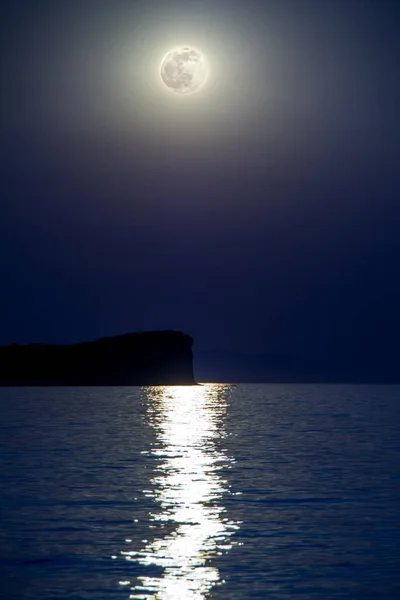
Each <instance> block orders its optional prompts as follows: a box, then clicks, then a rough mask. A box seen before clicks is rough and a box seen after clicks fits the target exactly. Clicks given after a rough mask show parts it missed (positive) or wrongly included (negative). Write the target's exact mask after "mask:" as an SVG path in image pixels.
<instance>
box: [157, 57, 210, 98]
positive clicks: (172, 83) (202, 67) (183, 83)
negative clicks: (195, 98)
mask: <svg viewBox="0 0 400 600" xmlns="http://www.w3.org/2000/svg"><path fill="white" fill-rule="evenodd" d="M208 74H209V65H208V59H207V57H206V56H205V54H204V53H203V52H202V51H201V50H199V49H198V48H194V47H193V46H178V47H176V48H173V49H172V50H169V51H168V52H167V53H166V54H165V55H164V57H163V59H162V61H161V64H160V78H161V81H162V83H163V84H164V86H165V87H166V88H167V89H168V90H170V91H171V92H173V93H175V94H180V95H186V96H189V95H191V94H194V93H196V92H199V91H200V90H201V89H202V88H203V87H204V85H205V84H206V82H207V79H208Z"/></svg>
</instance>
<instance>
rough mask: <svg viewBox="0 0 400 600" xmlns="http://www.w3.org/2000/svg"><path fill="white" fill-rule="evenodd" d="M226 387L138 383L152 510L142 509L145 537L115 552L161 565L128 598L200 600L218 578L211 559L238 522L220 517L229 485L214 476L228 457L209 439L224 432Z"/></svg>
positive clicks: (223, 514)
mask: <svg viewBox="0 0 400 600" xmlns="http://www.w3.org/2000/svg"><path fill="white" fill-rule="evenodd" d="M227 390H229V386H216V385H206V386H199V387H176V388H174V387H166V388H148V389H147V390H146V393H147V394H148V398H149V403H148V415H149V422H150V424H151V426H152V427H153V428H154V430H155V432H156V435H157V441H156V442H155V443H154V444H153V446H152V449H151V450H144V451H143V454H150V455H151V456H153V457H154V458H155V459H156V461H157V463H158V466H157V469H156V475H155V476H154V477H152V479H151V481H150V483H151V485H150V489H149V491H148V492H147V494H148V495H149V497H151V498H154V499H155V501H156V502H157V504H158V505H159V510H158V511H156V512H154V513H152V514H151V515H150V521H152V522H154V524H155V525H153V527H154V530H153V531H152V534H153V535H152V537H153V540H152V541H149V542H148V543H146V544H145V546H144V547H143V548H142V549H141V550H140V551H137V550H124V551H122V552H121V554H122V555H123V556H124V557H125V558H126V559H127V560H136V561H138V562H139V563H140V564H142V565H157V566H159V567H162V568H163V573H162V575H161V576H152V577H149V576H140V577H139V580H140V585H136V586H134V587H132V588H131V590H132V594H131V595H130V598H137V599H147V598H154V597H156V598H160V599H162V600H177V599H178V598H185V599H187V600H201V599H202V598H205V594H206V592H208V591H209V590H210V589H211V588H212V587H213V586H214V585H216V584H218V583H221V577H220V574H219V571H218V569H217V568H216V567H215V566H213V563H212V559H213V558H215V557H216V556H218V555H221V554H222V552H226V551H227V550H229V549H230V548H231V545H232V541H231V540H230V536H231V535H232V534H233V533H234V532H235V530H236V529H238V528H239V525H238V524H237V523H234V522H232V521H230V520H229V519H228V518H227V517H226V509H225V508H224V504H223V503H224V496H226V495H227V494H228V493H230V492H229V489H228V486H227V481H226V480H224V479H223V478H222V477H221V475H220V471H221V469H222V468H227V467H229V463H231V462H233V459H232V458H229V457H228V456H227V454H226V450H223V449H219V448H218V447H217V445H216V442H217V441H219V442H221V441H222V443H223V439H224V437H225V436H226V433H225V430H224V419H225V413H226V408H227V407H226V397H225V396H226V391H227ZM156 525H157V526H156ZM155 534H156V535H155ZM128 584H130V582H128V581H124V582H121V585H128Z"/></svg>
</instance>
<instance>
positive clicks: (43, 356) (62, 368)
mask: <svg viewBox="0 0 400 600" xmlns="http://www.w3.org/2000/svg"><path fill="white" fill-rule="evenodd" d="M192 345H193V339H192V338H191V337H190V336H189V335H186V334H184V333H182V332H180V331H147V332H140V333H129V334H126V335H119V336H115V337H109V338H103V339H100V340H97V341H93V342H84V343H80V344H71V345H45V344H30V345H26V346H22V345H18V344H13V345H11V346H0V385H1V386H28V385H44V386H49V385H61V386H66V385H71V386H72V385H73V386H80V385H93V386H96V385H193V384H195V380H194V374H193V353H192Z"/></svg>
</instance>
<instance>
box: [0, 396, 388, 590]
mask: <svg viewBox="0 0 400 600" xmlns="http://www.w3.org/2000/svg"><path fill="white" fill-rule="evenodd" d="M0 410H1V420H0V488H1V505H0V511H1V512H0V520H1V522H0V597H1V598H2V599H3V598H4V599H7V600H19V599H26V600H33V599H35V600H50V599H51V600H63V599H64V598H65V599H82V600H83V599H88V600H89V599H90V600H102V599H115V600H117V599H121V600H123V599H128V598H131V599H137V600H140V599H141V600H149V599H153V600H155V599H157V600H203V599H206V598H207V599H213V600H227V599H232V600H239V599H240V600H242V599H243V600H247V599H248V598H260V599H266V600H267V599H271V600H272V599H276V600H279V599H282V600H283V599H289V598H290V599H292V598H299V599H308V598H309V599H314V598H320V599H321V600H322V599H324V600H329V599H331V598H354V599H360V600H361V599H366V598H371V599H380V598H391V599H392V598H393V599H396V600H397V598H400V526H399V523H400V520H399V517H400V387H396V386H337V385H335V386H323V385H321V386H317V385H237V386H230V385H225V384H224V385H222V384H218V385H204V386H198V387H182V388H178V387H176V388H174V387H158V388H63V389H61V388H47V389H40V388H27V389H0Z"/></svg>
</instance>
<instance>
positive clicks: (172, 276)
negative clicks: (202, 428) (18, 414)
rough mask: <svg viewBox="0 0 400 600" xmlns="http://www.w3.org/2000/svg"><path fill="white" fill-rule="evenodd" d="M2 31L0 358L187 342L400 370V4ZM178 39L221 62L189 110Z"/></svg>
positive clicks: (111, 10) (212, 5)
mask: <svg viewBox="0 0 400 600" xmlns="http://www.w3.org/2000/svg"><path fill="white" fill-rule="evenodd" d="M0 17H1V25H0V27H1V29H2V31H1V40H2V41H1V45H2V47H1V88H2V95H1V99H0V111H1V112H0V118H1V127H2V134H1V174H0V181H1V199H0V282H1V293H0V343H9V342H13V341H17V342H29V341H43V342H48V341H57V342H64V341H74V340H83V339H90V338H95V337H99V336H102V335H110V334H117V333H122V332H126V331H135V330H138V329H141V330H145V329H156V328H173V329H182V330H184V331H186V332H188V333H191V334H192V335H194V337H195V339H196V347H197V348H198V349H208V348H210V349H223V350H235V351H244V352H248V351H254V352H290V353H292V352H293V353H297V354H300V355H303V356H309V355H312V356H332V355H336V354H337V353H341V352H342V351H345V352H347V353H350V354H351V353H352V352H353V353H357V354H358V355H361V356H367V355H368V356H369V357H370V356H376V357H379V359H380V360H390V361H394V360H395V359H394V357H395V356H396V357H398V344H399V335H400V318H399V306H400V278H399V265H400V235H399V230H400V210H399V191H400V168H399V119H398V107H399V106H400V93H399V92H400V85H399V77H398V60H399V56H400V54H399V50H400V48H399V46H400V38H399V35H398V31H399V18H400V5H399V3H398V2H397V1H396V0H393V1H391V0H302V1H301V2H299V0H271V1H268V0H263V1H261V0H260V1H255V0H250V1H248V2H242V3H241V2H235V1H233V2H218V1H216V2H210V1H207V2H187V1H186V2H179V1H176V2H168V0H166V1H163V2H161V1H150V2H149V1H146V2H135V1H134V0H132V1H129V0H124V1H123V0H119V1H118V0H116V1H114V2H109V1H107V2H106V1H105V0H86V1H82V0H80V1H73V0H70V1H69V2H54V1H53V2H50V1H44V0H37V1H36V2H31V1H28V0H20V1H19V2H17V3H16V2H11V1H9V2H7V1H5V2H3V4H2V8H1V15H0ZM181 40H185V43H186V42H187V43H191V42H192V40H193V43H195V44H196V45H197V46H201V47H202V49H203V50H204V51H205V52H206V53H207V54H208V56H209V60H210V62H211V65H212V66H213V67H214V68H213V78H212V81H211V82H210V85H209V88H208V89H207V90H206V91H205V92H204V93H203V94H201V93H199V95H198V97H197V98H195V96H193V97H187V98H185V99H184V100H185V102H182V101H181V100H182V98H180V99H179V101H177V102H176V101H175V100H176V99H174V98H172V97H171V96H167V95H165V93H164V92H163V91H162V90H161V89H160V88H159V84H158V81H157V65H158V62H159V60H160V56H161V55H162V53H163V51H165V50H168V49H169V47H171V46H173V45H174V44H179V43H180V42H181ZM186 101H187V102H186ZM382 357H383V358H382Z"/></svg>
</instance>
